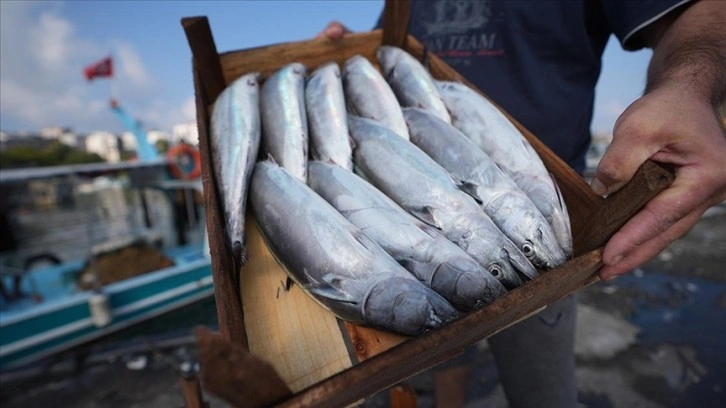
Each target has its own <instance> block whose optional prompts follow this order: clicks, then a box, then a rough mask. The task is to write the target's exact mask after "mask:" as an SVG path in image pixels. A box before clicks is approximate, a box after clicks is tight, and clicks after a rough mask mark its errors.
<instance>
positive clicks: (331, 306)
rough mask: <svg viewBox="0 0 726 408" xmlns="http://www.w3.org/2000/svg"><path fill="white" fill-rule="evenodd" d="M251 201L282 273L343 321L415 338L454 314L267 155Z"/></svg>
mask: <svg viewBox="0 0 726 408" xmlns="http://www.w3.org/2000/svg"><path fill="white" fill-rule="evenodd" d="M250 202H251V204H252V211H253V214H254V215H255V219H256V220H257V223H258V226H259V227H260V231H261V233H262V237H263V239H264V241H265V243H266V244H267V246H268V247H269V248H270V251H271V252H272V254H273V256H275V258H277V260H278V261H279V263H280V264H281V265H282V267H283V268H284V269H285V271H286V272H287V274H288V276H290V278H291V279H292V280H293V281H294V282H295V283H296V284H297V285H299V287H300V288H302V289H303V291H304V292H305V293H306V294H308V295H309V296H311V297H312V298H313V299H314V300H315V301H317V302H318V303H319V304H320V305H322V306H323V307H325V308H326V309H328V310H329V311H331V312H332V313H334V314H335V315H336V316H338V317H340V318H341V319H343V320H345V321H348V322H351V323H353V324H358V325H364V326H369V327H374V328H378V329H382V330H387V331H392V332H395V333H398V334H403V335H407V336H416V335H419V334H422V333H424V332H426V331H428V330H432V329H435V328H438V327H441V326H442V325H444V324H446V323H448V322H451V321H453V320H455V319H456V318H458V316H459V312H457V311H456V309H455V308H454V307H453V306H452V305H451V304H450V303H448V302H447V301H446V300H445V299H444V298H443V297H441V296H440V295H439V294H437V293H436V292H434V291H433V290H431V289H430V288H427V287H426V286H425V285H424V284H423V283H421V282H419V281H418V280H417V279H416V278H415V277H414V276H413V275H411V274H410V273H409V272H408V271H407V270H406V269H404V268H403V267H402V266H401V265H399V264H398V263H397V262H396V261H395V260H394V259H393V258H392V257H391V256H390V255H388V254H387V253H386V252H385V251H384V250H383V248H381V247H380V246H379V245H378V244H376V243H375V242H373V240H371V239H370V238H369V237H368V236H367V235H366V234H364V233H363V232H362V231H361V230H360V229H359V228H357V227H356V226H354V225H353V224H351V223H350V222H349V221H348V220H346V219H345V218H344V217H343V216H342V215H341V214H340V213H339V212H338V211H337V210H336V209H335V208H333V207H332V206H331V205H330V204H328V202H327V201H325V200H324V199H323V198H322V197H320V196H319V195H318V194H317V193H315V192H314V191H313V190H312V189H311V188H310V187H308V186H307V185H306V184H305V183H303V182H301V181H300V180H299V179H298V178H297V177H295V176H294V175H292V174H291V173H290V172H289V171H288V170H287V169H285V168H283V167H281V166H279V165H277V164H276V163H275V162H274V161H273V160H264V161H259V162H257V164H256V165H255V170H254V173H253V174H252V182H251V185H250Z"/></svg>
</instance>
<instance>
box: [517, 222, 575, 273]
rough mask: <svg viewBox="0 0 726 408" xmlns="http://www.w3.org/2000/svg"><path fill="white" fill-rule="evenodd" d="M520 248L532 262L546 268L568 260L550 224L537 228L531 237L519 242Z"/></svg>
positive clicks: (551, 267) (552, 267)
mask: <svg viewBox="0 0 726 408" xmlns="http://www.w3.org/2000/svg"><path fill="white" fill-rule="evenodd" d="M519 250H520V251H522V253H523V254H524V256H526V257H527V259H528V260H529V261H530V262H532V264H534V265H536V266H538V267H540V268H542V269H544V270H550V269H554V268H556V267H558V266H560V265H562V264H563V263H565V261H567V258H566V257H565V253H564V252H563V251H562V248H560V244H559V243H558V242H557V238H556V237H555V235H554V233H553V232H552V231H551V228H549V225H543V226H541V227H538V228H536V229H535V230H534V232H533V233H532V234H530V239H526V240H524V241H523V242H521V243H520V244H519Z"/></svg>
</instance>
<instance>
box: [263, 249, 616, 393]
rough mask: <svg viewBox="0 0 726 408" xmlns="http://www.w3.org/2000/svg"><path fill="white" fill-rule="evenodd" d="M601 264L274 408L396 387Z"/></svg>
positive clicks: (574, 267)
mask: <svg viewBox="0 0 726 408" xmlns="http://www.w3.org/2000/svg"><path fill="white" fill-rule="evenodd" d="M601 259H602V253H601V251H599V250H597V251H592V252H589V253H587V254H585V255H583V256H580V257H578V258H575V259H573V260H572V261H570V262H568V263H567V264H565V265H564V266H562V267H560V268H558V269H555V270H552V271H550V272H548V273H546V274H544V275H542V276H540V277H539V278H537V279H535V280H533V281H530V282H528V283H526V284H524V285H523V286H521V287H519V288H518V289H517V290H514V291H511V292H509V293H508V294H507V295H505V296H504V297H501V298H499V299H497V300H495V301H494V302H493V303H492V304H490V305H489V306H487V307H486V308H483V309H481V310H478V311H476V312H473V313H471V314H469V315H467V316H464V317H462V318H460V319H459V320H456V321H454V322H452V323H450V324H448V325H447V326H446V327H444V328H441V329H438V330H433V331H431V332H429V333H427V334H425V335H423V336H419V337H416V338H413V339H411V340H408V341H406V342H405V343H402V344H400V345H398V346H396V347H394V348H392V349H390V350H388V351H386V352H385V353H382V354H379V355H377V356H375V357H372V358H370V359H368V360H366V361H365V362H363V363H361V364H358V365H356V366H354V367H352V368H349V369H347V370H345V371H343V372H341V373H339V374H337V375H335V376H333V377H331V378H328V379H326V380H324V381H322V382H319V383H317V384H315V385H314V386H312V387H310V388H307V389H305V390H303V391H301V392H299V393H297V394H295V395H294V396H293V397H292V398H290V399H288V400H286V401H284V402H282V403H280V404H278V405H276V406H279V407H340V406H344V405H346V404H349V403H352V402H355V401H357V400H358V399H360V398H363V397H365V396H367V395H371V394H373V393H376V392H378V391H381V390H383V389H385V388H387V387H390V386H391V385H393V384H397V383H399V382H401V381H403V380H405V379H406V378H409V377H411V376H413V375H415V374H417V373H419V372H421V371H423V370H426V369H428V368H430V367H432V366H434V365H436V364H439V363H441V362H443V361H446V360H447V359H449V358H450V357H452V356H454V355H456V354H458V353H461V352H462V350H463V349H464V348H465V347H467V346H469V345H471V344H474V343H476V342H478V341H480V340H482V339H484V338H486V337H489V336H491V335H493V334H495V333H497V332H499V331H500V330H503V329H504V328H506V327H508V326H509V325H510V324H511V323H512V322H514V321H517V320H518V319H519V318H520V317H524V316H527V315H530V314H531V313H533V312H535V311H536V310H538V309H540V308H542V307H544V306H545V305H548V304H550V303H552V302H555V301H557V300H559V299H561V298H563V297H565V296H567V295H568V294H570V293H571V292H573V291H575V290H577V289H579V288H580V287H582V286H583V285H584V284H585V283H586V282H589V281H590V280H591V279H592V277H593V275H594V274H595V273H596V271H597V270H598V269H599V268H600V266H601V265H602V263H601Z"/></svg>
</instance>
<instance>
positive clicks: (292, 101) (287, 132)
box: [260, 62, 308, 183]
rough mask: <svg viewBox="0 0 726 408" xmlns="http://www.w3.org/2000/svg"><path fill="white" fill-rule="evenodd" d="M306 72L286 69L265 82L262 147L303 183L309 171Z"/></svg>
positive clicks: (291, 66)
mask: <svg viewBox="0 0 726 408" xmlns="http://www.w3.org/2000/svg"><path fill="white" fill-rule="evenodd" d="M305 72H306V69H305V66H304V65H303V64H300V63H297V62H295V63H292V64H288V65H285V66H284V67H282V68H280V69H279V70H278V71H276V72H275V73H273V74H272V75H270V77H269V78H267V79H266V80H265V83H264V84H263V85H262V91H261V94H260V115H261V116H262V147H263V149H264V151H265V152H266V153H267V155H268V156H272V157H273V158H274V159H275V161H276V162H277V163H279V164H280V165H281V166H282V167H284V168H286V169H288V170H289V171H290V173H292V174H293V175H294V176H295V177H297V178H298V180H301V181H302V182H303V183H304V182H305V180H306V178H307V170H308V121H307V114H306V112H305V96H304V94H305Z"/></svg>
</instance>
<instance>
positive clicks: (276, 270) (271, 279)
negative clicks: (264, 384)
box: [240, 215, 352, 391]
mask: <svg viewBox="0 0 726 408" xmlns="http://www.w3.org/2000/svg"><path fill="white" fill-rule="evenodd" d="M245 225H247V226H248V227H247V228H246V231H245V234H246V236H247V247H248V249H249V251H250V254H251V255H252V256H251V257H250V260H249V262H247V264H246V265H245V266H244V268H242V271H241V277H242V279H241V287H240V292H241V293H242V305H243V311H244V316H245V327H246V331H247V333H248V342H249V350H250V352H251V353H252V354H254V355H256V356H259V357H261V358H264V359H266V360H267V361H268V362H269V363H270V364H272V366H273V367H274V368H275V370H276V371H277V373H278V374H279V375H280V377H281V378H282V379H283V380H284V381H285V383H286V384H287V385H288V387H290V389H291V390H292V391H299V390H301V389H303V388H305V387H308V386H310V385H312V384H314V383H316V382H318V381H320V380H323V379H325V378H328V377H330V376H331V375H333V374H335V373H338V372H340V371H342V370H344V369H346V368H348V367H350V366H351V365H352V361H351V357H350V354H349V353H348V348H347V347H346V344H345V341H344V338H343V334H342V333H341V330H340V326H339V325H338V321H337V319H336V317H335V316H334V315H333V314H332V313H330V312H328V311H327V310H325V309H323V308H322V307H321V306H320V305H319V304H318V303H316V302H315V301H313V300H312V299H311V298H310V296H308V295H307V294H306V293H304V292H303V291H302V290H301V289H300V287H299V286H297V285H291V282H290V284H289V283H288V279H287V274H286V273H285V271H284V270H283V269H282V268H281V267H280V264H279V263H278V262H277V261H276V260H275V258H274V256H273V255H272V253H271V252H270V250H269V249H268V247H267V246H266V245H265V242H264V240H263V238H262V235H261V234H260V231H259V229H258V228H257V224H256V223H255V220H254V218H253V217H252V216H251V215H250V216H248V217H247V221H246V224H245Z"/></svg>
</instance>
